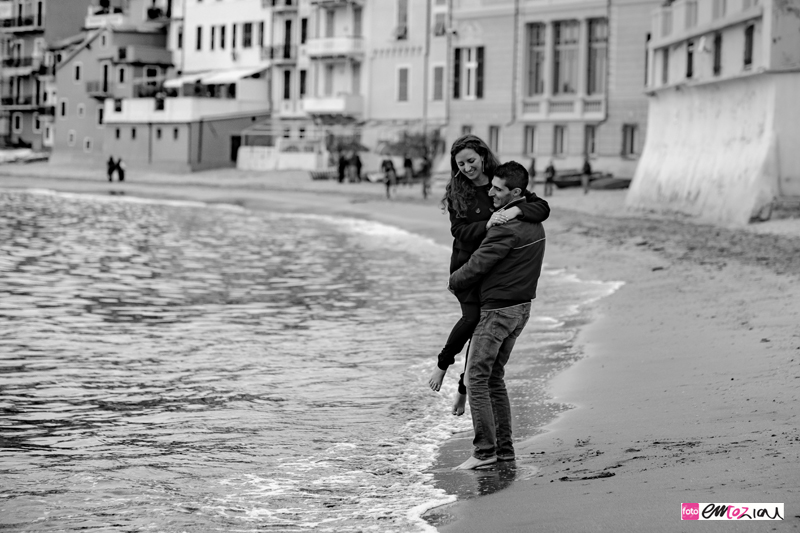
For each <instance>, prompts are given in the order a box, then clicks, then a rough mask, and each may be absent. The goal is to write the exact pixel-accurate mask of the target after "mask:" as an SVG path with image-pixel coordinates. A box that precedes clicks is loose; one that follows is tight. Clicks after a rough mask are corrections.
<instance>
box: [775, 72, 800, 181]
mask: <svg viewBox="0 0 800 533" xmlns="http://www.w3.org/2000/svg"><path fill="white" fill-rule="evenodd" d="M774 79H775V80H776V84H777V89H776V91H775V119H774V120H775V131H776V132H779V134H778V160H779V161H780V167H779V168H780V180H779V182H778V187H779V189H780V193H781V195H783V196H800V149H798V148H800V128H798V124H800V105H798V99H797V95H798V94H800V73H787V74H779V75H775V76H774Z"/></svg>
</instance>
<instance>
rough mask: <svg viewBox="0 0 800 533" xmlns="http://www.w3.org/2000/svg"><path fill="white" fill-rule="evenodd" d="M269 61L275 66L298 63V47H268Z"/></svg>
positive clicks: (280, 45) (279, 45)
mask: <svg viewBox="0 0 800 533" xmlns="http://www.w3.org/2000/svg"><path fill="white" fill-rule="evenodd" d="M267 50H268V56H269V57H268V59H271V60H272V62H273V64H276V65H285V64H290V63H295V62H297V46H296V45H293V44H292V45H285V44H278V45H275V46H271V47H267Z"/></svg>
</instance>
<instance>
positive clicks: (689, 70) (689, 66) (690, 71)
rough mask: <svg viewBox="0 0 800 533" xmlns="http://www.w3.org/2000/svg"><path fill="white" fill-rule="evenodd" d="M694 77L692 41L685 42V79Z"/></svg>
mask: <svg viewBox="0 0 800 533" xmlns="http://www.w3.org/2000/svg"><path fill="white" fill-rule="evenodd" d="M693 75H694V41H687V42H686V77H687V78H691V77H692V76H693Z"/></svg>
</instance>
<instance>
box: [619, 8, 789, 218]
mask: <svg viewBox="0 0 800 533" xmlns="http://www.w3.org/2000/svg"><path fill="white" fill-rule="evenodd" d="M798 13H800V0H677V1H674V2H671V3H670V4H668V5H665V6H662V7H660V8H658V9H657V10H656V11H655V12H654V14H653V20H652V23H653V26H652V35H653V37H652V39H651V42H650V46H649V47H648V58H649V59H648V62H649V64H650V65H652V68H651V69H649V72H648V90H649V95H650V102H649V104H650V122H649V128H648V132H647V143H646V146H645V150H644V153H643V157H642V161H641V163H640V165H639V168H638V169H637V172H636V176H635V179H634V181H633V183H632V185H631V189H630V191H629V193H628V197H627V203H628V205H631V206H635V207H658V208H661V209H672V210H676V211H681V212H684V213H687V214H691V215H696V216H701V217H705V218H709V219H712V220H715V221H721V222H726V223H732V224H743V223H747V222H748V221H749V220H751V219H752V218H759V217H765V216H768V214H769V209H770V206H771V205H772V202H773V201H774V200H775V199H776V198H778V197H781V196H800V152H799V151H798V150H797V146H798V144H799V143H800V130H798V128H797V124H798V123H800V122H798V121H799V120H800V106H798V104H797V102H798V100H797V95H799V94H800V17H799V16H798Z"/></svg>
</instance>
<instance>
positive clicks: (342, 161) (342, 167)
mask: <svg viewBox="0 0 800 533" xmlns="http://www.w3.org/2000/svg"><path fill="white" fill-rule="evenodd" d="M338 171H339V176H338V177H339V183H344V175H345V172H347V156H345V155H344V152H339V168H338Z"/></svg>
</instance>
